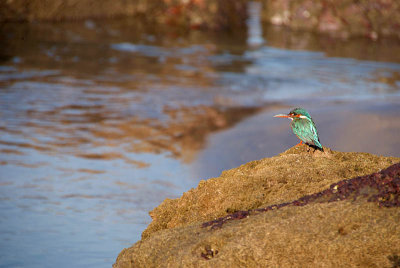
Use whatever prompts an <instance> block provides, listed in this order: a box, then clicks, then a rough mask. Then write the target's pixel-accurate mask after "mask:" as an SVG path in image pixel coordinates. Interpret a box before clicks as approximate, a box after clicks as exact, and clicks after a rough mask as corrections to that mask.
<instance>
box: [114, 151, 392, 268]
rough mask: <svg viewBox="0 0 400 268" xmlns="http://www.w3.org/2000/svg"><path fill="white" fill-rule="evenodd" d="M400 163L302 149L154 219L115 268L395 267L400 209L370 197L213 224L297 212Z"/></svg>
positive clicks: (204, 187)
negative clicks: (315, 197) (310, 198)
mask: <svg viewBox="0 0 400 268" xmlns="http://www.w3.org/2000/svg"><path fill="white" fill-rule="evenodd" d="M399 161H400V158H395V157H384V156H376V155H372V154H368V153H345V152H336V151H332V150H330V149H329V148H325V152H320V151H314V150H313V149H310V148H308V147H307V146H298V147H293V148H290V149H289V150H287V151H286V152H284V153H282V154H280V155H278V156H275V157H271V158H264V159H261V160H257V161H252V162H249V163H247V164H244V165H242V166H240V167H238V168H234V169H231V170H228V171H224V172H223V173H222V174H221V176H220V177H218V178H212V179H209V180H207V181H201V182H200V183H199V185H198V187H196V188H195V189H191V190H189V191H188V192H186V193H184V194H183V195H182V197H180V198H178V199H174V200H171V199H166V200H164V202H162V203H161V204H160V205H159V206H158V207H157V208H155V209H154V210H153V211H151V212H150V215H151V216H152V219H153V221H152V223H151V224H150V225H149V226H148V228H147V229H146V230H145V231H144V232H143V234H142V240H141V241H139V242H137V243H136V244H134V245H133V246H132V247H130V248H128V249H124V250H123V251H122V252H121V253H120V254H119V256H118V258H117V260H116V263H115V264H114V267H155V266H159V265H162V266H170V267H175V266H176V265H178V266H183V267H188V266H196V267H198V266H205V267H228V266H234V267H238V266H240V267H243V266H247V267H254V266H260V265H261V266H264V267H267V266H269V267H271V266H273V267H274V266H276V267H277V266H280V267H284V266H290V267H304V266H310V265H316V266H321V265H323V266H327V267H348V266H371V267H390V266H391V265H392V266H393V265H395V263H394V262H396V261H397V260H398V256H399V255H400V226H399V224H398V222H400V208H399V207H398V206H392V207H384V206H382V205H380V203H378V202H368V198H364V197H363V196H362V195H361V197H359V198H354V197H353V196H351V197H349V198H346V199H345V200H339V201H337V202H310V203H309V204H307V205H304V206H285V207H282V208H280V209H271V210H268V211H266V212H263V213H255V214H250V215H246V217H243V219H238V220H230V221H226V222H225V223H224V224H223V225H221V226H218V228H212V226H211V227H210V226H209V225H208V226H207V225H204V223H206V222H208V221H212V220H215V219H218V218H220V217H226V216H227V215H229V214H232V213H233V214H232V215H234V214H235V212H237V211H248V210H254V209H258V208H266V207H268V206H271V205H274V204H283V203H287V202H291V201H293V200H296V199H299V198H302V197H304V196H307V195H310V194H314V193H318V192H321V191H323V190H326V189H329V187H330V186H331V185H332V184H334V183H338V182H342V181H343V180H345V179H350V178H354V177H357V176H363V175H368V174H371V173H374V172H378V171H380V170H382V169H384V168H387V167H388V166H390V165H393V164H394V163H397V162H399ZM396 172H397V175H396V176H397V177H396V178H397V180H398V179H399V174H400V171H399V170H398V167H397V171H396ZM397 195H398V194H397ZM392 198H397V199H396V200H398V198H399V197H398V196H397V197H396V195H393V196H392ZM369 201H371V200H369ZM380 201H382V200H380ZM397 202H398V201H397ZM239 218H240V217H239Z"/></svg>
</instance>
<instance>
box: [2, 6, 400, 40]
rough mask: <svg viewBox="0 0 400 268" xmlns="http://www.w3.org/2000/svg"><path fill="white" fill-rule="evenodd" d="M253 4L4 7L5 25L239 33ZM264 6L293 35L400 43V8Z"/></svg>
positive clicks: (265, 15)
mask: <svg viewBox="0 0 400 268" xmlns="http://www.w3.org/2000/svg"><path fill="white" fill-rule="evenodd" d="M248 2H250V1H247V0H240V1H228V2H227V1H221V0H168V1H167V0H155V1H147V0H140V1H122V0H120V1H110V0H102V1H93V0H84V1H77V0H74V1H67V2H66V1H61V0H57V1H47V2H45V3H43V1H40V0H33V1H28V0H19V1H4V2H2V3H1V4H0V18H1V19H0V21H29V22H34V21H66V20H82V19H96V18H97V19H101V18H115V17H123V16H130V17H132V16H134V17H142V18H143V19H145V20H147V21H149V22H151V23H155V24H159V25H161V24H162V25H169V26H171V27H179V28H183V29H185V30H190V29H208V30H216V31H220V30H224V31H237V28H238V27H245V25H246V20H247V17H248V15H247V8H246V6H247V4H248ZM259 2H261V5H260V6H261V19H262V21H263V22H268V23H271V24H273V25H281V26H285V27H287V28H289V29H293V30H305V31H312V32H320V33H327V34H330V35H334V36H337V37H340V38H348V37H351V36H365V37H368V38H371V39H373V40H376V39H378V38H381V37H393V38H397V39H400V3H399V2H398V1H395V0H386V1H356V0H340V1H334V2H332V1H326V0H318V1H310V0H301V1H296V2H293V1H288V0H285V1H272V0H264V1H259Z"/></svg>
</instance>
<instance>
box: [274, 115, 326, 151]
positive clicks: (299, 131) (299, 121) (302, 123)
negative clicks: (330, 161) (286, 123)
mask: <svg viewBox="0 0 400 268" xmlns="http://www.w3.org/2000/svg"><path fill="white" fill-rule="evenodd" d="M274 117H286V118H290V119H291V120H292V123H291V124H290V126H291V127H292V130H293V133H294V134H296V136H297V137H298V138H299V139H300V140H301V142H300V143H299V144H298V145H300V144H303V142H304V143H306V144H308V145H310V146H312V147H316V148H317V149H319V150H321V151H324V149H323V148H322V145H321V143H320V141H319V138H318V133H317V128H316V127H315V124H314V121H313V120H312V118H311V116H310V114H309V113H308V112H307V111H306V110H305V109H303V108H294V109H293V110H291V111H290V112H289V113H288V114H277V115H275V116H274Z"/></svg>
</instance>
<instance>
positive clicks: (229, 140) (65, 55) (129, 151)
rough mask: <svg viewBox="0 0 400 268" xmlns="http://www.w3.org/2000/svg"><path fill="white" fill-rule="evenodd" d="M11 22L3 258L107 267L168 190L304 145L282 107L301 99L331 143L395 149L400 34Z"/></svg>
mask: <svg viewBox="0 0 400 268" xmlns="http://www.w3.org/2000/svg"><path fill="white" fill-rule="evenodd" d="M253 24H256V26H257V27H261V25H259V24H258V23H257V22H251V20H249V25H250V27H251V25H253ZM1 31H2V36H4V38H2V40H1V47H2V49H1V55H0V60H1V64H0V215H1V217H0V230H1V232H0V248H1V251H0V266H1V267H50V266H58V267H92V266H96V267H110V266H111V264H112V263H113V262H114V261H115V258H116V257H117V255H118V253H119V252H120V251H121V250H122V249H123V248H124V247H129V246H130V245H131V244H132V243H134V242H135V241H137V240H139V239H140V234H141V232H142V231H143V230H144V228H145V227H146V226H147V224H148V223H149V222H150V220H151V219H150V217H149V216H148V211H150V210H151V209H152V208H154V207H155V206H157V205H158V204H159V203H160V202H162V200H164V199H165V198H175V197H178V196H180V195H181V194H182V193H183V192H184V191H187V190H189V189H190V188H191V187H195V186H196V185H197V184H198V182H199V180H200V179H206V178H209V177H215V176H218V175H219V174H220V172H221V171H222V170H224V169H228V168H232V167H235V166H237V165H240V164H243V163H246V162H248V161H250V160H254V159H259V158H262V157H268V156H273V155H276V154H277V153H280V152H282V151H284V150H285V149H287V148H289V147H291V146H293V145H294V144H296V143H297V140H296V137H295V136H294V135H293V134H292V133H291V131H290V129H289V121H287V120H283V119H277V118H273V117H272V116H273V115H274V114H277V113H283V112H288V111H289V110H290V108H291V107H293V106H303V107H305V108H307V109H308V110H309V112H310V114H311V115H312V116H313V118H314V120H315V121H316V123H317V127H318V130H319V133H320V136H321V142H322V143H323V145H326V146H329V147H332V148H333V149H335V150H341V151H364V152H371V153H376V154H384V155H392V156H400V136H399V133H400V121H399V119H398V118H399V116H400V105H399V104H400V56H399V55H400V53H399V52H400V46H399V43H398V42H397V41H391V40H385V41H379V42H371V41H369V40H364V39H354V40H338V39H332V38H330V37H329V36H315V35H313V34H307V33H301V32H297V33H293V32H290V31H287V30H285V29H281V28H274V27H266V26H265V25H264V28H263V31H264V32H263V35H262V36H260V34H261V31H260V30H259V29H255V30H254V29H253V30H249V34H247V33H246V32H237V33H234V34H232V35H227V34H221V33H218V34H212V33H201V32H192V33H180V32H179V31H177V30H176V29H168V28H165V29H161V28H157V29H154V28H152V27H149V26H146V25H145V24H142V23H140V22H137V21H135V20H129V19H128V20H112V21H107V20H105V21H86V22H79V23H64V24H45V23H42V24H41V23H35V24H31V25H24V24H6V25H3V26H2V29H1Z"/></svg>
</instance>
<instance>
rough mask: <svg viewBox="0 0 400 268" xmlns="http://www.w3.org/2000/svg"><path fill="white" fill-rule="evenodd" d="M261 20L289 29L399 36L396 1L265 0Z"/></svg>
mask: <svg viewBox="0 0 400 268" xmlns="http://www.w3.org/2000/svg"><path fill="white" fill-rule="evenodd" d="M264 4H265V7H266V8H265V9H264V10H263V17H264V20H266V21H268V22H270V23H272V24H275V25H284V26H286V27H289V28H291V29H295V30H296V29H298V30H307V31H310V30H311V31H314V32H324V33H331V34H334V35H337V36H341V37H349V36H367V37H370V38H372V39H377V38H378V37H380V36H393V37H397V38H400V2H399V1H391V0H389V1H386V0H376V1H368V0H366V1H359V0H339V1H332V0H317V1H314V0H300V1H290V0H283V1H276V0H265V1H264Z"/></svg>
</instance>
